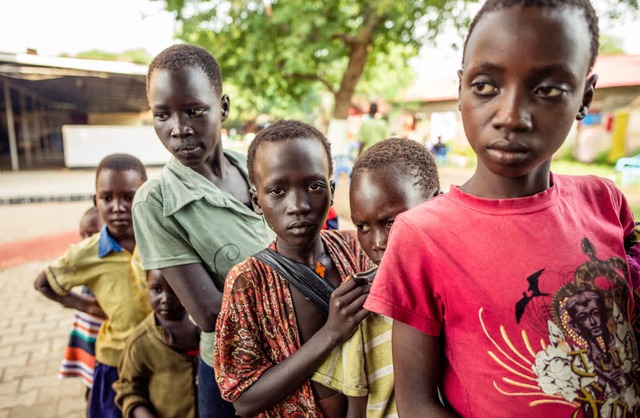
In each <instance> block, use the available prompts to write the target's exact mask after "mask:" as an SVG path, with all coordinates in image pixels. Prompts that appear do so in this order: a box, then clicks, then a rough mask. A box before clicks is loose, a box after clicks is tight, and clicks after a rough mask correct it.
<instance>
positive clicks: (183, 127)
mask: <svg viewBox="0 0 640 418" xmlns="http://www.w3.org/2000/svg"><path fill="white" fill-rule="evenodd" d="M190 135H193V129H192V128H191V127H190V126H189V124H188V123H187V118H186V117H182V116H180V115H176V116H175V117H173V118H172V121H171V137H172V138H186V137H188V136H190Z"/></svg>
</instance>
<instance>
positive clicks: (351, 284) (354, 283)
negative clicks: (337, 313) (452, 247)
mask: <svg viewBox="0 0 640 418" xmlns="http://www.w3.org/2000/svg"><path fill="white" fill-rule="evenodd" d="M367 284H368V281H367V280H366V279H364V280H363V278H362V277H354V278H352V279H351V280H347V281H344V282H342V283H341V284H340V286H338V287H337V288H336V290H334V291H333V294H334V295H335V297H340V296H342V295H344V294H346V293H349V292H351V291H352V290H353V289H355V288H357V287H360V286H364V285H367Z"/></svg>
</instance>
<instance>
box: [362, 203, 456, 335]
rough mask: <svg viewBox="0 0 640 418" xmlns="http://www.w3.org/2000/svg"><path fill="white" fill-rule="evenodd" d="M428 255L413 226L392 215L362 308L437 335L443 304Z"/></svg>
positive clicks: (440, 324) (441, 318)
mask: <svg viewBox="0 0 640 418" xmlns="http://www.w3.org/2000/svg"><path fill="white" fill-rule="evenodd" d="M430 258H431V254H430V252H429V251H428V246H427V245H425V243H424V242H423V240H422V239H421V237H419V236H417V234H416V232H415V231H414V228H412V227H411V225H409V224H408V223H407V222H406V221H405V220H404V219H403V217H402V215H401V216H400V217H398V218H396V220H395V222H394V223H393V226H392V228H391V231H390V233H389V242H388V244H387V249H386V251H385V253H384V257H383V258H382V262H381V263H380V268H379V270H378V273H377V274H376V278H375V281H374V282H373V285H372V287H371V293H370V294H369V297H368V299H367V301H366V302H365V305H364V307H365V308H366V309H369V310H370V311H373V312H376V313H379V314H382V315H385V316H388V317H390V318H393V319H394V320H396V321H400V322H402V323H405V324H407V325H410V326H412V327H414V328H416V329H417V330H419V331H421V332H424V333H426V334H429V335H433V336H439V335H440V333H441V330H442V325H443V323H444V305H443V301H442V298H441V297H440V295H441V294H442V293H443V292H442V291H441V290H440V286H441V285H440V284H439V282H438V281H437V280H436V279H437V278H438V276H439V277H441V276H442V273H439V274H437V273H436V272H435V271H434V270H433V269H432V268H431V266H430V265H429V260H430Z"/></svg>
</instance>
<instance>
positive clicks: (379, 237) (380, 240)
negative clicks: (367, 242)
mask: <svg viewBox="0 0 640 418" xmlns="http://www.w3.org/2000/svg"><path fill="white" fill-rule="evenodd" d="M372 232H373V251H377V252H384V250H386V249H387V237H388V235H387V234H386V233H385V231H383V230H382V228H374V229H373V231H372Z"/></svg>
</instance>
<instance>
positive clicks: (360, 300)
mask: <svg viewBox="0 0 640 418" xmlns="http://www.w3.org/2000/svg"><path fill="white" fill-rule="evenodd" d="M368 296H369V295H368V294H366V293H365V294H363V295H360V296H359V297H357V298H356V299H354V300H353V301H352V302H351V303H349V304H346V305H343V309H342V312H343V314H345V315H347V316H353V315H355V314H356V313H358V312H359V311H361V310H362V307H363V306H364V302H365V301H366V300H367V297H368Z"/></svg>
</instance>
